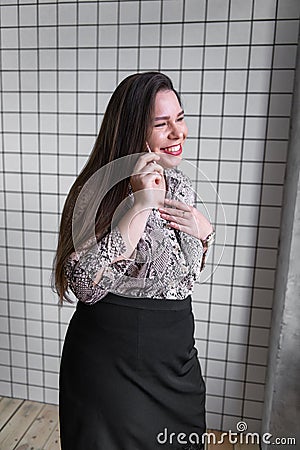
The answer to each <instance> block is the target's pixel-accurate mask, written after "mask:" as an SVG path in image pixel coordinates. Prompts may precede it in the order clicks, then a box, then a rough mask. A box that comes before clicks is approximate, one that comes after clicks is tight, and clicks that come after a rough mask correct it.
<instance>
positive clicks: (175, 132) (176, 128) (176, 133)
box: [169, 123, 183, 139]
mask: <svg viewBox="0 0 300 450" xmlns="http://www.w3.org/2000/svg"><path fill="white" fill-rule="evenodd" d="M182 138H183V132H182V129H181V127H180V125H179V124H177V123H174V124H172V127H171V129H170V133H169V139H182Z"/></svg>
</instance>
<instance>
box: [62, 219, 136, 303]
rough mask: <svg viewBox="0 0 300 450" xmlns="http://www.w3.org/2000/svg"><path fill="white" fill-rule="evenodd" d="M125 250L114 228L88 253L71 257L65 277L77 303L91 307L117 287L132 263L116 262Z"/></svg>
mask: <svg viewBox="0 0 300 450" xmlns="http://www.w3.org/2000/svg"><path fill="white" fill-rule="evenodd" d="M125 251H126V244H125V242H124V240H123V237H122V235H121V232H120V230H119V228H118V227H115V228H114V229H113V230H112V231H111V232H110V233H107V234H106V235H105V236H104V237H103V238H102V239H101V240H100V241H99V242H98V243H96V244H94V245H93V246H92V248H91V249H89V250H88V251H82V252H74V253H72V254H71V255H70V257H69V259H68V260H67V262H66V265H65V274H66V277H67V280H68V287H69V288H70V289H71V291H72V292H73V293H74V294H75V296H76V297H77V299H78V300H80V301H82V302H84V303H88V304H93V303H95V302H97V301H99V300H101V299H102V298H103V297H104V296H105V295H106V294H107V292H108V291H109V290H110V288H111V287H112V286H114V287H115V286H116V283H117V282H118V280H119V279H120V278H121V277H122V276H123V274H124V273H125V272H126V270H127V269H128V267H129V266H130V265H131V264H132V262H133V260H132V259H130V258H128V259H120V260H118V258H119V257H120V256H121V255H122V253H124V252H125ZM99 278H100V280H99Z"/></svg>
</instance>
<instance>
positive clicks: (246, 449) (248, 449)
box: [234, 443, 259, 450]
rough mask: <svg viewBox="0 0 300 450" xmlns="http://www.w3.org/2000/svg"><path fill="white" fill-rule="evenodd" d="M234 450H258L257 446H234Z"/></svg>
mask: <svg viewBox="0 0 300 450" xmlns="http://www.w3.org/2000/svg"><path fill="white" fill-rule="evenodd" d="M234 450H259V444H250V443H249V444H235V446H234Z"/></svg>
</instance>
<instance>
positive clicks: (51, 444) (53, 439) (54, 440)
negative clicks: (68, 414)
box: [43, 424, 60, 450]
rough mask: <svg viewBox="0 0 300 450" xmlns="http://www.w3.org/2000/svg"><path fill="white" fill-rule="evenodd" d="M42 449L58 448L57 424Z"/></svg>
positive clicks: (53, 449)
mask: <svg viewBox="0 0 300 450" xmlns="http://www.w3.org/2000/svg"><path fill="white" fill-rule="evenodd" d="M43 450H60V439H59V425H58V424H57V426H56V427H55V429H54V430H53V432H52V434H51V436H50V438H49V440H48V441H47V442H46V445H45V447H44V449H43Z"/></svg>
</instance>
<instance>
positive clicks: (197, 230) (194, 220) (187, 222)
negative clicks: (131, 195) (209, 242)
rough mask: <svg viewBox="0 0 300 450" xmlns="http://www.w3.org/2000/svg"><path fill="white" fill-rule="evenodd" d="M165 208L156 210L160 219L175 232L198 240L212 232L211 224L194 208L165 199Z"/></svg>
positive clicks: (177, 201)
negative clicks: (181, 232)
mask: <svg viewBox="0 0 300 450" xmlns="http://www.w3.org/2000/svg"><path fill="white" fill-rule="evenodd" d="M165 204H166V206H167V207H166V208H158V210H159V212H160V214H161V217H162V218H163V219H165V220H168V221H169V224H168V225H169V226H170V227H172V228H174V229H175V230H180V231H184V232H185V233H188V234H190V235H191V236H194V237H196V238H198V239H202V240H204V239H206V237H207V236H208V235H209V234H210V233H211V232H212V231H213V227H212V225H211V223H210V222H209V221H208V220H207V219H206V217H205V216H204V215H203V214H201V212H200V211H198V210H197V209H196V208H195V207H194V206H189V205H186V204H185V203H183V202H180V201H179V200H170V199H165Z"/></svg>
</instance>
